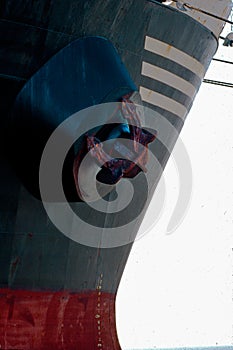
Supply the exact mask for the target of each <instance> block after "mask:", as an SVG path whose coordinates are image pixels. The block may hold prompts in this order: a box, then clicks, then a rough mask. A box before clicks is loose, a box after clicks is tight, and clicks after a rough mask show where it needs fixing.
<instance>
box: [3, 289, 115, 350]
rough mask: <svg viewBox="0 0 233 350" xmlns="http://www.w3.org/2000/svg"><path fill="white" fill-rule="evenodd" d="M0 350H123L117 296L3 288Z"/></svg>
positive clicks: (97, 290)
mask: <svg viewBox="0 0 233 350" xmlns="http://www.w3.org/2000/svg"><path fill="white" fill-rule="evenodd" d="M0 310H1V312H0V349H15V350H16V349H17V350H27V349H36V350H47V349H48V350H52V349H57V350H73V349H76V350H77V349H81V350H94V349H104V350H120V345H119V343H118V339H117V334H116V327H115V295H114V294H110V293H106V292H101V285H100V286H97V288H96V290H95V291H89V292H88V291H87V292H83V293H72V292H68V291H62V292H52V291H43V292H42V291H26V290H10V289H0Z"/></svg>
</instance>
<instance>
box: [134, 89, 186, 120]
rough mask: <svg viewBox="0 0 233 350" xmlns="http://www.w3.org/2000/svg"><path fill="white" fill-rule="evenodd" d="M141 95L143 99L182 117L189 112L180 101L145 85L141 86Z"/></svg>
mask: <svg viewBox="0 0 233 350" xmlns="http://www.w3.org/2000/svg"><path fill="white" fill-rule="evenodd" d="M140 95H141V98H142V100H143V101H145V102H147V103H150V104H152V105H153V106H157V107H160V108H163V109H164V110H166V111H169V112H171V113H173V114H176V115H177V116H178V117H180V118H181V119H184V118H185V116H186V115H187V113H188V110H187V108H186V107H185V106H183V105H182V104H180V103H179V102H177V101H175V100H173V99H171V98H169V97H167V96H164V95H162V94H160V93H158V92H155V91H153V90H149V89H147V88H145V87H143V86H140Z"/></svg>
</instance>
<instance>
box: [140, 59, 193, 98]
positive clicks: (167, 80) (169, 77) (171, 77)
mask: <svg viewBox="0 0 233 350" xmlns="http://www.w3.org/2000/svg"><path fill="white" fill-rule="evenodd" d="M142 75H144V76H146V77H149V78H152V79H155V80H158V81H161V82H162V83H164V84H166V85H169V86H171V87H173V88H174V89H177V90H179V91H181V92H183V93H184V94H185V95H187V96H189V97H190V98H191V99H192V100H193V98H194V96H195V94H196V88H195V87H194V86H193V85H192V84H191V83H189V82H188V81H186V80H184V79H182V78H181V77H179V76H177V75H175V74H173V73H171V72H168V71H167V70H165V69H162V68H160V67H157V66H154V65H152V64H150V63H147V62H144V61H143V62H142Z"/></svg>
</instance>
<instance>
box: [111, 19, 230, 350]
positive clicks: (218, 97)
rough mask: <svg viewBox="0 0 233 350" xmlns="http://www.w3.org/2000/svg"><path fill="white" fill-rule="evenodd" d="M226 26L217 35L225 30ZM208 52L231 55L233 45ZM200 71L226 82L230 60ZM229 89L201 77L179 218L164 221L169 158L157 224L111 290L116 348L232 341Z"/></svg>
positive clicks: (170, 189)
mask: <svg viewBox="0 0 233 350" xmlns="http://www.w3.org/2000/svg"><path fill="white" fill-rule="evenodd" d="M229 30H230V26H226V28H225V30H224V32H223V33H222V34H226V33H228V32H229ZM215 57H218V58H224V59H229V60H231V61H233V48H226V47H223V46H222V41H220V47H219V50H218V52H217V54H216V56H215ZM206 78H209V79H214V80H223V81H227V82H231V83H232V82H233V65H232V66H231V65H226V64H220V63H218V62H212V64H211V66H210V68H209V70H208V72H207V75H206ZM232 97H233V89H231V88H224V87H219V86H214V85H209V84H205V83H203V84H202V86H201V89H200V91H199V93H198V95H197V96H196V99H195V102H194V105H193V107H192V110H191V112H190V113H189V115H188V117H187V120H186V123H185V126H184V128H183V130H182V132H181V138H182V140H183V142H184V143H185V146H186V149H187V151H188V154H189V157H190V159H191V163H192V171H193V194H192V201H191V204H190V207H189V211H188V212H187V214H186V216H185V219H184V220H183V222H182V224H181V225H180V226H179V228H178V229H177V230H176V231H175V232H174V233H173V234H171V235H166V227H167V224H168V222H169V218H170V216H171V213H172V210H173V208H174V206H175V203H176V200H177V195H178V188H179V185H178V176H177V172H176V168H175V166H174V163H173V162H172V160H171V159H170V160H169V163H168V165H167V167H166V170H165V173H164V178H165V181H166V191H167V200H166V203H165V209H164V211H163V213H162V216H161V218H160V219H159V221H158V223H157V224H156V226H155V227H154V228H153V230H151V231H150V232H149V233H148V234H147V235H146V236H145V237H143V238H141V239H140V240H138V241H137V242H135V244H134V247H133V250H132V252H131V254H130V257H129V260H128V263H127V265H126V268H125V272H124V275H123V279H122V281H121V284H120V288H119V292H118V296H117V310H116V311H117V329H118V335H119V339H120V343H121V345H122V348H123V349H130V348H138V349H139V348H141V349H145V348H151V349H152V348H155V347H157V348H162V347H179V346H214V345H233V301H232V297H233V276H232V275H233V251H232V248H233V113H232Z"/></svg>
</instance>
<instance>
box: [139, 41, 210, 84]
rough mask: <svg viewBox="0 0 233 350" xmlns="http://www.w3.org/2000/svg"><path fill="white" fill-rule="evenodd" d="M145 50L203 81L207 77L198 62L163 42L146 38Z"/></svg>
mask: <svg viewBox="0 0 233 350" xmlns="http://www.w3.org/2000/svg"><path fill="white" fill-rule="evenodd" d="M145 50H147V51H150V52H153V53H155V54H157V55H160V56H163V57H166V58H168V59H169V60H171V61H173V62H176V63H178V64H180V65H181V66H183V67H185V68H187V69H189V70H190V71H191V72H193V73H194V74H196V75H197V76H199V77H200V78H201V79H203V77H204V75H205V68H204V66H203V65H202V64H201V63H200V62H199V61H198V60H196V59H195V58H193V57H191V56H189V55H188V54H187V53H185V52H183V51H181V50H179V49H177V48H175V47H173V46H171V45H169V44H167V43H165V42H163V41H160V40H157V39H154V38H151V37H150V36H146V39H145Z"/></svg>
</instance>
